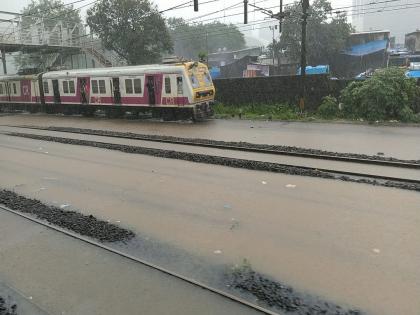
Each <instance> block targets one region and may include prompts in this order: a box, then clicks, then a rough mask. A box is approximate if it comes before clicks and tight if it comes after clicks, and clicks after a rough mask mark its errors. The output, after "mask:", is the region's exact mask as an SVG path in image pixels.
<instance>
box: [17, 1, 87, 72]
mask: <svg viewBox="0 0 420 315" xmlns="http://www.w3.org/2000/svg"><path fill="white" fill-rule="evenodd" d="M22 14H23V15H24V16H23V18H22V24H21V28H22V30H24V31H23V32H22V34H21V36H22V39H23V40H25V41H32V39H33V38H32V37H33V36H34V35H33V33H32V32H29V31H28V30H29V28H30V27H34V25H42V27H43V29H44V31H46V32H51V31H52V30H53V28H54V27H55V26H56V25H57V23H58V22H60V21H61V22H62V23H63V25H64V26H65V27H66V28H68V29H72V28H74V27H75V26H76V25H77V24H79V23H80V22H81V18H80V15H79V11H77V10H74V8H73V6H72V5H70V6H69V5H65V4H64V3H63V2H62V1H61V0H32V2H31V3H30V4H29V5H28V6H26V7H25V8H24V9H23V10H22ZM57 38H58V36H57ZM51 55H53V52H51V51H49V50H48V49H44V50H40V51H37V52H32V53H22V52H20V53H18V54H17V55H16V56H15V57H14V59H15V63H16V65H18V67H19V68H38V69H40V70H46V69H45V66H46V63H47V61H48V59H49V58H50V57H51Z"/></svg>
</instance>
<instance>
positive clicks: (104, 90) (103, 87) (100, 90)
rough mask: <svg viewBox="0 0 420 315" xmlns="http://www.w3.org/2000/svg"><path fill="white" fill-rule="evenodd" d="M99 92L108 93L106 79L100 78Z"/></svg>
mask: <svg viewBox="0 0 420 315" xmlns="http://www.w3.org/2000/svg"><path fill="white" fill-rule="evenodd" d="M99 93H101V94H106V87H105V80H99Z"/></svg>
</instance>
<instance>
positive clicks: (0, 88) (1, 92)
mask: <svg viewBox="0 0 420 315" xmlns="http://www.w3.org/2000/svg"><path fill="white" fill-rule="evenodd" d="M0 94H3V84H0Z"/></svg>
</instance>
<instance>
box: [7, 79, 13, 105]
mask: <svg viewBox="0 0 420 315" xmlns="http://www.w3.org/2000/svg"><path fill="white" fill-rule="evenodd" d="M10 91H11V90H10V83H9V82H6V95H7V101H9V102H11V101H12V98H11V97H10Z"/></svg>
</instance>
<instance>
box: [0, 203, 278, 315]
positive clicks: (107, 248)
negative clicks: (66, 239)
mask: <svg viewBox="0 0 420 315" xmlns="http://www.w3.org/2000/svg"><path fill="white" fill-rule="evenodd" d="M0 210H2V211H7V212H9V213H13V214H15V215H17V216H20V217H22V218H25V219H27V220H30V221H32V222H34V223H37V224H39V225H42V226H44V227H46V228H48V229H51V230H54V231H57V232H59V233H62V234H65V235H67V236H70V237H72V238H74V239H77V240H79V241H82V242H84V243H87V244H89V245H92V246H95V247H97V248H100V249H102V250H105V251H107V252H110V253H112V254H115V255H118V256H120V257H123V258H125V259H128V260H130V261H133V262H136V263H139V264H141V265H144V266H147V267H149V268H152V269H154V270H157V271H160V272H162V273H164V274H167V275H169V276H172V277H174V278H176V279H178V280H181V281H184V282H187V283H189V284H192V285H194V286H196V287H197V288H200V289H203V290H207V291H209V292H212V293H214V294H217V295H219V296H221V297H223V298H226V299H229V300H231V301H233V302H236V303H239V304H242V305H244V306H246V307H249V308H251V309H254V310H256V311H258V312H260V313H261V314H267V315H279V313H276V312H273V311H271V310H268V309H265V308H263V307H260V306H258V305H255V304H253V303H250V302H248V301H246V300H244V299H241V298H239V297H237V296H234V295H232V294H229V293H226V292H224V291H221V290H219V289H216V288H213V287H210V286H208V285H205V284H203V283H201V282H198V281H196V280H194V279H191V278H188V277H185V276H182V275H180V274H177V273H175V272H172V271H170V270H167V269H165V268H162V267H160V266H157V265H155V264H152V263H149V262H147V261H145V260H142V259H140V258H138V257H134V256H132V255H129V254H126V253H124V252H122V251H119V250H117V249H115V248H112V247H110V246H107V245H105V244H103V243H99V242H96V241H94V240H92V239H89V238H87V237H83V236H81V235H79V234H76V233H73V232H71V231H69V230H66V229H62V228H60V227H58V226H55V225H51V224H49V223H48V222H46V221H42V220H39V219H36V218H34V217H32V216H30V215H26V214H23V213H21V212H19V211H15V210H13V209H10V208H8V207H4V206H2V205H0Z"/></svg>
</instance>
